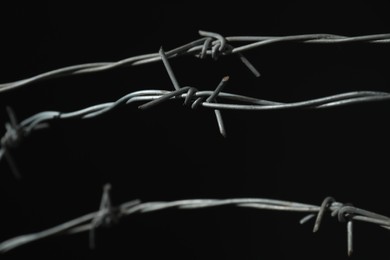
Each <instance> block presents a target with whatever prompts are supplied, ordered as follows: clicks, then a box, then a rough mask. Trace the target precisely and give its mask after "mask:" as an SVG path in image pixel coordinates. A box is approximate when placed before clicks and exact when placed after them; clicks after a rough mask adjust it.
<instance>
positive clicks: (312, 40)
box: [0, 30, 390, 93]
mask: <svg viewBox="0 0 390 260" xmlns="http://www.w3.org/2000/svg"><path fill="white" fill-rule="evenodd" d="M199 35H200V36H201V38H199V39H197V40H194V41H192V42H190V43H187V44H184V45H182V46H179V47H177V48H175V49H172V50H170V51H168V52H167V53H166V55H167V56H168V57H169V58H174V57H179V56H183V55H192V56H195V57H198V58H202V59H203V58H206V57H207V56H210V57H212V58H213V59H218V57H220V56H227V55H231V54H235V55H237V56H238V57H239V58H240V60H241V61H242V62H243V64H244V65H245V66H247V67H248V69H249V70H250V71H251V72H252V73H253V74H254V75H255V76H256V77H259V76H260V73H259V72H258V70H257V69H256V68H255V67H254V66H253V65H252V64H251V62H250V61H249V60H248V59H247V58H246V57H245V56H244V55H243V54H242V53H243V52H246V51H249V50H252V49H255V48H259V47H262V46H265V45H270V44H275V43H283V42H299V43H304V44H345V43H359V42H360V43H379V44H382V43H384V44H387V43H390V34H388V33H385V34H373V35H363V36H352V37H348V36H342V35H335V34H303V35H290V36H229V37H224V36H222V35H220V34H218V33H214V32H207V31H202V30H200V31H199ZM236 43H238V44H240V43H241V44H242V45H240V46H233V45H232V44H236ZM160 60H161V56H160V55H159V53H149V54H142V55H138V56H134V57H129V58H126V59H123V60H119V61H116V62H95V63H85V64H78V65H72V66H68V67H63V68H59V69H55V70H52V71H48V72H45V73H42V74H39V75H36V76H33V77H30V78H26V79H23V80H18V81H14V82H9V83H3V84H0V93H1V92H5V91H8V90H11V89H15V88H19V87H22V86H26V85H30V84H33V83H37V82H40V81H44V80H48V79H53V78H57V77H66V76H72V75H79V74H90V73H96V72H101V71H107V70H112V69H116V68H119V67H124V66H137V65H142V64H148V63H153V62H157V61H160Z"/></svg>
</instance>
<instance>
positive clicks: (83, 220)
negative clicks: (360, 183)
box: [0, 184, 390, 255]
mask: <svg viewBox="0 0 390 260" xmlns="http://www.w3.org/2000/svg"><path fill="white" fill-rule="evenodd" d="M110 189H111V185H110V184H106V185H104V188H103V196H102V199H101V203H100V208H99V210H98V211H96V212H91V213H88V214H85V215H83V216H81V217H78V218H75V219H73V220H70V221H67V222H65V223H62V224H60V225H58V226H55V227H52V228H49V229H46V230H43V231H40V232H37V233H32V234H27V235H21V236H17V237H14V238H11V239H8V240H6V241H4V242H1V243H0V253H6V252H8V251H11V250H13V249H16V248H18V247H21V246H23V245H26V244H29V243H32V242H35V241H38V240H42V239H45V238H49V237H53V236H57V235H70V234H77V233H82V232H89V246H90V248H91V249H93V248H95V230H96V229H97V228H99V227H102V226H105V227H109V226H111V225H113V224H114V223H117V222H118V221H119V220H120V219H121V218H123V217H126V216H130V215H133V214H136V213H138V214H145V213H151V212H156V211H161V210H167V209H172V208H175V209H179V210H199V209H203V208H211V207H221V206H237V207H244V208H253V209H258V210H260V209H262V210H272V211H287V212H302V213H309V214H308V215H306V216H305V217H303V218H302V219H301V220H300V224H304V223H307V222H308V221H309V220H311V219H313V218H314V217H315V218H316V219H315V222H314V228H313V232H317V231H318V230H319V227H320V225H321V221H322V219H323V217H324V215H325V213H330V215H331V216H332V217H337V220H338V221H339V222H343V223H345V222H347V242H348V243H347V244H348V255H351V254H352V252H353V224H354V222H356V221H361V222H366V223H371V224H376V225H378V226H379V227H382V228H385V229H387V230H390V218H389V217H386V216H383V215H380V214H377V213H374V212H371V211H367V210H364V209H360V208H357V207H354V206H352V205H351V204H344V203H341V202H337V201H336V200H335V199H334V198H332V197H327V198H325V199H324V200H323V202H322V204H321V205H320V206H317V205H311V204H304V203H298V202H291V201H284V200H276V199H264V198H232V199H189V200H177V201H169V202H166V201H155V202H141V201H140V200H132V201H129V202H125V203H123V204H120V205H119V206H117V207H115V206H113V205H112V204H111V199H110Z"/></svg>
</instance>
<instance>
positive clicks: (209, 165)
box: [0, 1, 390, 259]
mask: <svg viewBox="0 0 390 260" xmlns="http://www.w3.org/2000/svg"><path fill="white" fill-rule="evenodd" d="M387 11H388V9H386V8H385V6H378V5H375V4H368V3H366V4H360V3H356V2H354V3H352V4H351V5H347V4H340V3H338V4H334V5H333V4H330V3H327V4H325V3H323V4H318V3H316V4H311V5H307V4H305V5H304V4H296V3H289V4H285V3H276V2H275V3H274V4H272V5H268V4H267V5H266V4H262V3H259V4H258V5H257V6H255V5H249V4H242V3H240V2H239V3H235V4H234V5H231V4H229V3H221V4H219V5H211V6H210V4H201V3H186V4H161V3H160V4H157V3H147V2H145V1H144V4H133V3H131V4H129V3H127V4H117V3H115V4H114V3H110V4H109V3H104V4H99V3H89V4H80V3H77V4H58V3H51V1H48V3H44V4H39V5H37V4H36V3H30V4H25V3H16V2H15V3H14V4H10V5H4V4H3V3H2V4H0V31H1V36H0V37H1V38H0V82H2V83H3V82H10V81H15V80H19V79H23V78H26V77H30V76H33V75H36V74H39V73H42V72H44V71H48V70H51V69H55V68H59V67H63V66H67V65H73V64H79V63H88V62H100V61H116V60H120V59H123V58H126V57H130V56H134V55H138V54H143V53H150V52H156V51H158V50H159V48H160V46H163V47H164V48H165V49H167V50H168V49H171V48H174V47H176V46H179V45H182V44H184V43H186V42H189V41H192V40H194V39H196V38H198V30H207V31H215V32H218V33H221V34H222V35H224V36H232V35H292V34H306V33H332V34H341V35H347V36H354V35H365V34H375V33H387V32H389V24H390V18H389V16H388V12H387ZM389 51H390V45H370V44H344V45H303V44H292V43H279V44H274V45H270V46H266V47H262V48H259V49H256V50H252V51H249V52H247V53H246V55H247V57H248V58H249V59H250V60H251V61H252V62H253V64H254V65H255V66H256V67H257V68H258V70H259V71H260V72H261V74H262V76H261V77H260V78H255V77H254V76H253V75H251V74H250V73H249V72H248V70H247V69H246V68H245V67H244V66H243V65H242V64H241V63H240V62H239V61H238V59H236V57H231V56H229V57H222V58H220V59H219V60H218V61H212V60H211V59H206V60H200V59H196V58H193V57H189V56H188V57H181V58H177V59H174V60H172V61H171V64H172V67H173V69H174V71H175V73H176V75H177V77H178V80H179V82H180V83H181V84H182V85H183V86H184V85H189V86H194V87H197V88H198V89H214V88H215V87H216V85H217V84H218V83H219V81H220V79H221V78H222V77H223V76H225V75H229V76H230V78H231V80H230V82H229V84H228V86H227V87H226V90H227V91H230V92H233V93H239V94H244V95H250V96H254V97H259V98H265V99H272V100H276V101H286V102H287V101H300V100H305V99H309V98H316V97H321V96H325V95H331V94H337V93H341V92H347V91H353V90H381V91H390V87H389V86H390V84H389V83H390V76H389V73H388V58H389ZM141 89H169V90H171V89H173V86H172V84H171V82H170V80H169V78H168V75H167V74H166V72H165V69H164V67H163V65H162V64H161V63H155V64H148V65H143V66H138V67H126V68H120V69H116V70H114V71H108V72H102V73H98V74H91V75H81V76H74V77H68V78H59V79H53V80H49V81H45V82H41V83H37V84H33V85H30V86H26V87H22V88H20V89H16V90H14V91H10V92H7V93H0V122H1V123H5V122H6V121H7V120H8V119H7V115H6V112H5V106H6V105H9V106H12V108H13V109H14V110H15V112H16V114H17V116H18V118H19V119H24V118H26V117H28V116H30V115H32V114H34V113H37V112H39V111H44V110H59V111H73V110H77V109H80V108H83V107H87V106H90V105H93V104H98V103H103V102H107V101H113V100H116V99H118V98H119V97H121V96H123V95H124V94H126V93H128V92H132V91H136V90H141ZM389 108H390V105H389V103H375V104H374V103H370V104H368V103H367V104H361V105H352V106H348V107H340V108H333V109H328V110H321V111H319V110H317V111H316V110H293V111H277V112H276V111H266V112H242V111H241V112H240V111H223V116H224V120H225V124H226V128H227V137H226V138H224V137H222V136H221V135H220V134H219V132H218V127H217V122H216V120H215V117H214V113H213V112H212V111H211V110H206V109H198V110H191V109H189V108H186V107H183V106H182V104H181V103H180V102H174V101H172V102H168V103H165V104H162V105H161V106H158V107H155V108H153V109H150V110H147V111H140V110H137V105H130V106H127V107H121V108H119V109H117V110H116V111H113V112H111V113H109V114H106V115H104V116H102V117H99V118H95V119H91V120H83V121H81V120H69V121H59V122H55V123H53V125H52V127H51V128H50V129H47V130H43V131H40V132H36V133H34V134H33V135H32V136H30V137H29V138H28V139H27V140H25V141H24V143H23V144H22V145H21V147H19V148H18V149H17V150H15V151H12V152H13V155H14V157H15V160H16V161H17V163H18V166H19V168H20V171H21V173H22V175H23V179H22V180H21V181H17V180H15V179H14V178H13V176H12V173H11V171H10V169H9V167H8V165H7V163H6V162H5V161H2V162H1V163H0V203H1V205H2V206H1V211H0V240H1V241H3V240H5V239H8V238H10V237H13V236H17V235H20V234H25V233H29V232H37V231H39V230H42V229H44V228H48V227H51V226H54V225H56V224H59V223H62V222H64V221H67V220H70V219H72V218H75V217H78V216H80V215H82V214H85V213H88V212H91V211H95V210H97V209H98V207H99V203H100V197H101V191H102V186H103V185H104V184H105V183H107V182H110V183H111V184H112V186H113V191H112V200H113V202H114V203H116V204H119V203H122V202H124V201H127V200H132V199H136V198H138V199H141V200H142V201H155V200H168V201H169V200H178V199H190V198H231V197H264V198H274V199H283V200H291V201H298V202H303V203H313V204H318V205H319V204H320V203H321V202H322V200H323V199H324V198H325V197H326V196H328V195H331V196H334V197H335V198H336V199H337V200H338V201H342V202H351V203H353V204H354V205H355V206H358V207H362V208H365V209H368V210H372V211H374V212H378V213H382V214H384V215H390V210H389V207H388V197H389V189H388V182H387V181H386V180H385V177H386V175H388V171H389V164H388V152H387V151H388V147H389V144H390V138H389V134H388V133H389V130H390V128H389V126H388V122H387V120H388V118H389V117H388V111H389ZM1 133H2V134H3V133H4V130H1ZM303 216H304V214H299V213H286V212H269V211H261V210H254V209H242V208H233V207H224V208H215V209H205V210H199V211H179V210H174V209H172V210H167V211H163V212H156V213H150V214H143V215H134V216H130V217H128V218H125V219H123V220H121V221H120V223H119V224H118V225H116V226H114V227H113V228H111V229H99V230H98V231H97V249H96V250H94V251H91V250H89V248H88V236H87V234H85V233H84V234H79V235H74V236H66V237H56V238H53V239H47V240H43V241H39V242H36V243H32V244H30V245H27V246H24V247H21V248H19V249H17V250H15V251H12V252H10V253H9V254H6V255H2V256H1V259H7V257H23V258H25V257H30V256H31V257H44V256H50V257H56V258H61V257H63V258H64V259H69V258H70V257H74V258H77V257H84V258H92V257H96V256H109V257H111V258H112V259H116V258H132V259H156V258H160V259H165V258H167V259H265V258H267V259H292V258H298V257H299V258H301V259H313V258H315V259H329V258H332V259H347V253H346V247H347V241H346V240H347V239H346V228H345V223H338V222H337V220H336V219H334V218H329V217H328V218H326V219H325V221H324V223H323V225H322V228H321V229H320V231H319V232H318V233H317V234H313V233H312V231H311V230H312V222H310V224H307V225H304V226H301V225H299V223H298V221H299V219H300V218H301V217H303ZM354 234H355V240H354V242H355V254H354V256H353V258H354V259H367V258H369V257H370V258H372V257H374V258H375V257H378V256H384V258H386V256H387V257H388V256H389V252H388V249H387V247H386V246H387V245H388V242H389V241H390V240H389V239H390V236H389V232H386V230H384V229H381V228H379V227H378V226H375V225H370V224H365V223H357V224H356V225H355V232H354Z"/></svg>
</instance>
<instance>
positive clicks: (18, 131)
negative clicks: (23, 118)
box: [1, 107, 24, 149]
mask: <svg viewBox="0 0 390 260" xmlns="http://www.w3.org/2000/svg"><path fill="white" fill-rule="evenodd" d="M7 113H8V116H9V118H10V122H7V123H6V124H5V129H6V132H5V134H4V136H3V137H2V138H1V146H2V147H4V148H5V149H7V148H16V147H18V146H19V145H20V144H21V142H22V140H23V137H24V131H23V128H22V127H21V126H20V125H19V123H18V121H17V119H16V116H15V113H14V111H13V110H12V108H11V107H7Z"/></svg>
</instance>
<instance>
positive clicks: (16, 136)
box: [0, 31, 390, 255]
mask: <svg viewBox="0 0 390 260" xmlns="http://www.w3.org/2000/svg"><path fill="white" fill-rule="evenodd" d="M199 34H200V36H202V38H200V39H198V40H195V41H193V42H190V43H188V44H185V45H183V46H180V47H177V48H175V49H173V50H170V51H168V52H165V51H164V50H163V49H162V48H161V49H160V51H159V52H158V53H150V54H144V55H138V56H134V57H130V58H127V59H124V60H120V61H117V62H100V63H87V64H79V65H74V66H69V67H64V68H60V69H56V70H53V71H49V72H46V73H43V74H40V75H37V76H33V77H31V78H27V79H23V80H18V81H15V82H10V83H4V84H0V93H2V92H5V91H8V90H12V89H16V88H19V87H22V86H27V85H30V84H35V83H38V82H40V81H44V80H48V79H52V78H57V77H66V76H72V75H78V74H88V73H97V72H100V71H106V70H111V69H115V68H119V67H124V66H136V65H142V64H148V63H153V62H158V61H162V62H163V64H164V66H165V69H166V71H167V73H168V75H169V77H170V80H171V82H172V85H173V87H174V90H161V89H155V90H153V89H150V90H141V91H133V92H130V93H128V94H127V95H125V96H123V97H121V98H119V99H118V100H116V101H113V102H107V103H102V104H97V105H93V106H89V107H86V108H83V109H80V110H76V111H72V112H60V111H43V112H40V113H37V114H34V115H32V116H30V117H28V118H26V119H24V120H22V121H21V122H20V123H19V121H18V120H17V117H16V115H15V112H14V111H13V110H12V108H10V107H7V113H8V116H9V122H7V123H6V124H5V128H6V132H5V134H4V136H3V137H2V138H1V140H0V145H1V147H0V161H1V160H2V159H3V158H5V159H6V160H7V161H8V163H9V166H10V169H11V171H12V172H13V173H14V175H15V177H16V178H20V177H21V174H20V172H19V170H18V167H17V165H16V163H15V161H14V159H13V157H12V154H11V150H12V149H15V148H17V147H18V146H20V144H21V143H22V142H23V139H24V138H26V137H28V136H29V135H30V134H31V133H33V132H35V131H37V130H39V129H44V128H48V127H50V123H51V122H52V121H54V120H67V119H89V118H95V117H98V116H101V115H103V114H106V113H109V112H111V111H113V110H114V109H117V108H118V107H120V106H124V105H130V104H134V103H141V104H140V105H139V106H138V108H139V109H151V108H154V107H155V106H157V105H159V104H162V103H164V102H168V101H171V100H182V101H183V104H184V105H185V106H187V107H191V108H192V109H196V108H198V107H203V108H206V109H212V110H213V111H214V113H215V115H216V120H217V123H218V127H219V131H220V133H221V134H222V135H223V136H226V129H225V125H224V122H223V118H222V113H221V111H222V110H251V111H260V110H283V109H325V108H331V107H339V106H345V105H351V104H357V103H364V102H378V101H388V100H390V93H388V92H381V91H352V92H346V93H341V94H335V95H331V96H326V97H319V98H315V99H310V100H303V101H296V102H288V103H287V102H279V101H273V100H265V99H260V98H255V97H249V96H245V95H240V94H235V93H230V92H226V91H223V90H224V88H225V87H226V85H227V83H228V80H229V77H228V76H225V77H223V79H222V80H221V82H220V83H219V84H218V85H217V87H216V88H215V89H214V90H202V91H200V90H198V89H197V88H195V87H191V86H182V85H181V84H180V83H179V82H178V80H177V79H176V77H175V74H174V72H173V70H172V68H171V66H170V63H169V61H168V60H169V59H170V58H174V57H178V56H182V55H192V56H195V57H198V58H206V57H208V56H209V57H211V58H213V59H218V57H219V56H226V55H231V54H236V55H237V56H238V57H239V58H240V60H241V62H243V64H244V65H245V66H246V67H247V68H248V69H249V70H250V71H251V72H252V73H253V74H254V75H255V76H256V77H258V76H260V73H259V72H258V71H257V69H256V68H255V67H254V66H253V65H252V64H251V63H250V61H249V60H248V59H247V58H246V57H245V56H244V55H243V54H242V53H243V52H245V51H249V50H252V49H254V48H259V47H261V46H265V45H269V44H273V43H283V42H299V43H303V44H341V43H357V42H364V43H375V44H377V43H390V34H376V35H367V36H356V37H347V36H340V35H333V34H308V35H295V36H259V37H257V36H231V37H223V36H222V35H220V34H217V33H213V32H205V31H200V32H199ZM234 43H244V44H242V45H240V46H235V47H233V45H232V44H234ZM109 190H110V186H109V185H106V186H105V188H104V192H103V197H102V201H101V205H100V209H99V210H98V211H97V212H92V213H89V214H86V215H84V216H81V217H79V218H76V219H74V220H71V221H68V222H65V223H63V224H61V225H59V226H56V227H53V228H50V229H47V230H44V231H41V232H38V233H34V234H28V235H23V236H19V237H15V238H12V239H9V240H7V241H4V242H2V243H0V252H1V253H4V252H7V251H10V250H12V249H15V248H17V247H20V246H22V245H24V244H28V243H31V242H34V241H37V240H40V239H43V238H47V237H51V236H55V235H60V234H75V233H81V232H89V237H90V247H91V248H94V247H95V242H94V238H95V229H96V228H98V227H100V226H109V225H112V224H113V223H115V222H117V221H118V220H119V219H120V218H122V217H124V216H128V215H132V214H135V213H147V212H154V211H159V210H165V209H169V208H177V209H201V208H208V207H216V206H224V205H234V206H239V207H249V208H255V209H267V210H280V211H292V212H305V213H310V214H309V215H308V216H305V217H304V218H303V219H302V220H301V223H302V224H303V223H306V222H307V221H309V220H310V219H311V218H313V217H316V221H315V226H314V230H313V231H314V232H316V231H318V228H319V226H320V223H321V220H322V218H323V216H324V214H325V212H330V215H331V216H333V217H336V216H337V219H338V220H339V221H340V222H347V237H348V254H349V255H350V254H351V253H352V251H353V223H354V222H355V221H363V222H368V223H373V224H377V225H379V226H380V227H383V228H385V229H388V230H389V229H390V218H389V217H386V216H383V215H379V214H376V213H373V212H370V211H366V210H363V209H360V208H356V207H354V206H351V205H349V204H343V203H340V202H337V201H335V200H334V199H333V198H331V197H328V198H326V199H325V200H324V201H323V203H322V204H321V206H316V205H309V204H302V203H296V202H289V201H282V200H273V199H259V198H239V199H193V200H179V201H172V202H145V203H142V202H141V201H139V200H135V201H130V202H126V203H123V204H121V205H120V206H118V207H113V206H112V205H111V201H110V197H109Z"/></svg>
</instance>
